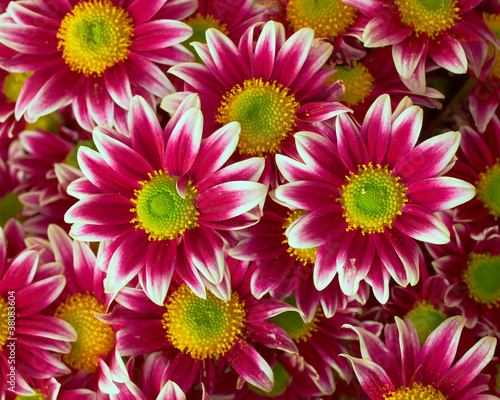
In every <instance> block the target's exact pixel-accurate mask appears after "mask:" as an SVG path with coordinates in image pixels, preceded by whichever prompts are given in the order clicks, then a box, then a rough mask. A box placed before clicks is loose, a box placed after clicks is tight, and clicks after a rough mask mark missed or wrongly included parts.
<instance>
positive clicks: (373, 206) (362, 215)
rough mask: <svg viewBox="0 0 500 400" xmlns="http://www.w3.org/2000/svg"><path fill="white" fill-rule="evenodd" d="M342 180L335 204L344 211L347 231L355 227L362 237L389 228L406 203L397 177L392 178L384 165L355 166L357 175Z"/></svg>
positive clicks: (404, 189) (352, 174)
mask: <svg viewBox="0 0 500 400" xmlns="http://www.w3.org/2000/svg"><path fill="white" fill-rule="evenodd" d="M346 180H347V182H348V183H347V184H346V185H344V186H342V197H341V198H340V199H338V201H340V203H341V204H342V206H343V208H344V210H345V212H344V214H343V216H344V217H345V219H346V221H347V223H348V227H347V230H351V229H358V228H359V229H361V230H362V232H363V234H365V233H373V232H383V231H384V228H385V227H388V228H392V222H393V220H394V218H396V216H398V215H401V207H402V206H403V205H404V204H405V203H406V202H407V201H408V200H407V199H406V195H405V192H406V190H407V188H406V187H405V186H404V185H402V184H401V183H399V182H398V181H399V177H394V176H392V171H390V170H389V169H388V168H387V166H385V167H384V168H382V167H381V166H380V165H377V167H376V168H375V167H374V166H373V165H372V163H371V162H370V163H369V164H368V166H366V165H360V166H358V174H357V175H356V174H354V173H352V172H350V176H346Z"/></svg>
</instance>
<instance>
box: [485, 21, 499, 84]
mask: <svg viewBox="0 0 500 400" xmlns="http://www.w3.org/2000/svg"><path fill="white" fill-rule="evenodd" d="M483 20H484V22H485V23H486V25H487V26H488V28H490V30H491V31H492V32H493V33H494V34H495V36H496V37H497V38H499V39H500V14H487V13H483ZM494 53H495V48H494V46H493V45H492V44H491V43H490V45H489V46H488V58H490V57H491V56H493V54H494ZM490 75H492V76H494V77H497V78H500V54H498V53H497V56H496V59H495V65H493V68H492V69H491V72H490Z"/></svg>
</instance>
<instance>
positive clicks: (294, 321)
mask: <svg viewBox="0 0 500 400" xmlns="http://www.w3.org/2000/svg"><path fill="white" fill-rule="evenodd" d="M285 302H287V303H288V304H291V305H293V306H296V305H297V304H296V302H295V297H294V296H292V297H290V298H288V299H286V300H285ZM322 317H324V314H323V311H321V308H320V307H318V309H317V310H316V314H314V318H313V320H312V321H311V322H304V320H303V319H302V317H301V316H300V314H299V313H298V312H295V311H285V312H283V313H281V314H278V315H276V316H274V317H272V318H269V321H271V322H272V323H273V324H276V325H278V326H280V327H281V328H283V329H284V330H285V331H286V333H287V334H288V336H289V337H290V339H292V340H293V341H294V342H296V343H299V342H301V341H304V342H307V340H308V339H309V338H310V337H311V336H312V334H313V332H317V331H318V328H317V325H318V323H319V322H320V318H322Z"/></svg>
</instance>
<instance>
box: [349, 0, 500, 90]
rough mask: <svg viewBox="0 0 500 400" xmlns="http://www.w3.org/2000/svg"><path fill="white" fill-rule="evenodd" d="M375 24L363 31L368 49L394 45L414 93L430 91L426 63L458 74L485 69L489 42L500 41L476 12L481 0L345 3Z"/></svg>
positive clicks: (402, 73)
mask: <svg viewBox="0 0 500 400" xmlns="http://www.w3.org/2000/svg"><path fill="white" fill-rule="evenodd" d="M344 3H346V4H349V5H351V6H353V7H356V8H358V9H359V10H360V11H361V12H362V13H363V14H364V15H365V16H366V17H367V18H368V19H369V20H370V22H369V23H368V24H367V25H366V27H365V30H364V32H363V43H364V45H365V46H366V47H382V46H392V55H393V60H394V64H395V65H396V69H397V71H398V73H399V75H400V76H401V78H402V79H403V82H405V84H406V85H407V86H408V87H409V88H410V89H412V90H414V91H416V92H420V93H423V92H424V91H425V61H426V59H427V56H429V57H430V58H431V59H432V60H433V61H434V62H435V63H436V64H437V65H439V66H440V67H443V68H445V69H447V70H448V71H450V72H453V73H455V74H464V73H466V72H467V68H468V67H469V68H471V69H473V70H474V71H479V70H480V69H481V68H482V65H483V63H484V61H485V59H486V54H487V50H488V44H489V43H490V42H491V43H493V44H494V45H495V46H496V47H497V48H500V42H499V41H498V39H497V38H496V37H495V35H494V34H493V33H492V32H491V30H490V29H489V28H488V27H487V26H486V24H485V23H484V21H483V19H482V18H481V17H480V16H479V14H477V13H476V12H475V11H474V7H476V6H477V5H478V4H479V3H480V0H447V1H439V2H436V1H430V2H423V1H417V0H389V1H387V0H372V1H368V2H367V1H365V0H344Z"/></svg>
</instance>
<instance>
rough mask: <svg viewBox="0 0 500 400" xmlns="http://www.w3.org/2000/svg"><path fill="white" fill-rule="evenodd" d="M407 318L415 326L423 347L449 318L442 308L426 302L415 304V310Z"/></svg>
mask: <svg viewBox="0 0 500 400" xmlns="http://www.w3.org/2000/svg"><path fill="white" fill-rule="evenodd" d="M406 316H407V317H408V318H410V320H411V322H413V325H415V328H416V329H417V333H418V339H419V340H420V344H421V345H423V344H424V343H425V340H426V339H427V337H428V336H429V334H430V333H431V332H432V331H433V330H434V329H436V328H437V327H438V326H439V325H440V324H441V322H443V321H444V320H445V319H446V318H447V315H446V314H445V313H444V312H443V311H442V310H441V309H440V308H436V307H434V306H433V305H432V304H429V303H427V301H426V300H422V301H421V302H419V303H417V304H415V307H414V308H413V310H411V311H409V312H408V314H406Z"/></svg>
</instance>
